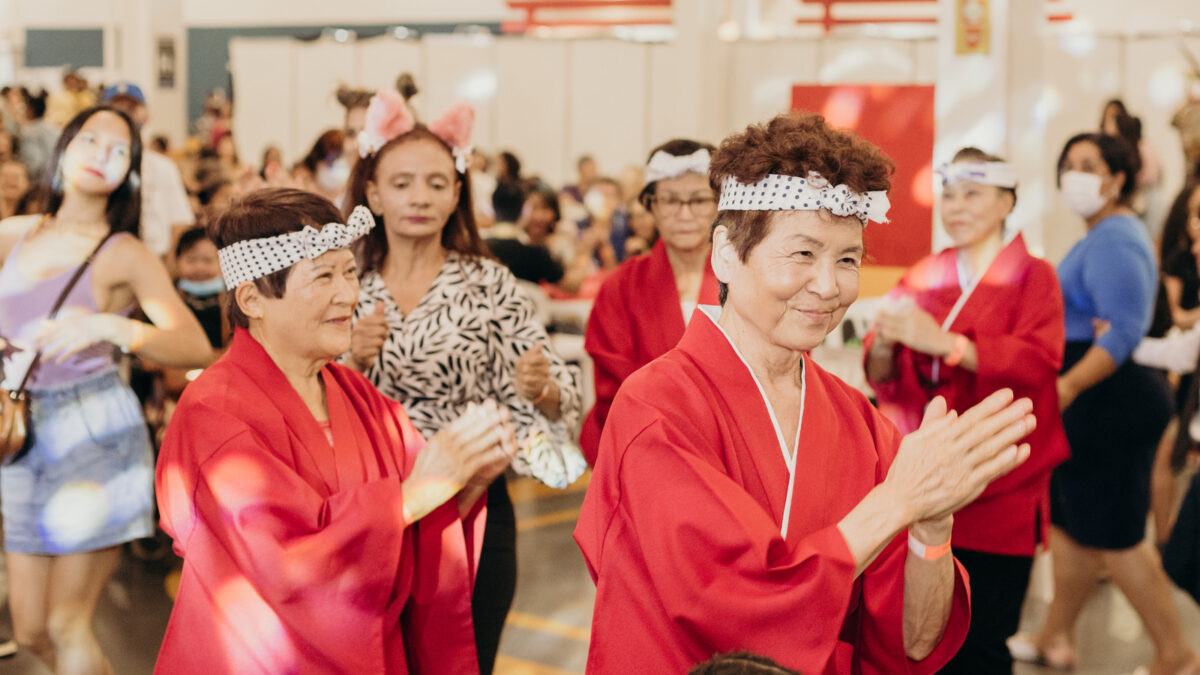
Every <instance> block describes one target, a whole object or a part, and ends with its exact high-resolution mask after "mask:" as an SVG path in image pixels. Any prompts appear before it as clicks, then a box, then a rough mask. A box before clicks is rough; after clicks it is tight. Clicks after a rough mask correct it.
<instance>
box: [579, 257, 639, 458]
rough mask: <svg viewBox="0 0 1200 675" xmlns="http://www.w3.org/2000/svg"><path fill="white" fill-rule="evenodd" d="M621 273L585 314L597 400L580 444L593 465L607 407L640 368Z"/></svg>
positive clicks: (587, 340) (611, 279)
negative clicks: (624, 297)
mask: <svg viewBox="0 0 1200 675" xmlns="http://www.w3.org/2000/svg"><path fill="white" fill-rule="evenodd" d="M621 279H622V277H621V276H619V275H618V276H613V277H610V278H609V280H608V281H607V282H605V284H604V285H603V286H601V287H600V293H599V294H598V295H597V296H596V303H595V305H594V306H593V307H592V312H591V314H590V315H589V316H588V324H587V331H586V335H585V337H584V343H583V346H584V349H586V350H587V353H588V355H589V356H591V358H592V361H593V363H594V365H595V369H594V372H595V386H596V404H595V406H594V407H593V408H592V410H591V411H590V412H589V413H588V415H587V418H586V419H585V420H584V423H583V431H582V433H581V434H580V445H581V446H582V448H583V454H584V456H585V457H586V458H587V460H588V464H591V465H592V466H595V464H596V454H597V451H598V450H599V448H600V434H601V432H602V431H603V429H604V422H605V421H606V420H607V419H608V411H609V408H611V407H612V402H613V399H614V398H615V397H616V395H617V390H618V389H619V388H620V387H621V383H622V382H624V381H625V378H627V377H629V376H630V375H632V374H633V372H634V371H635V370H637V369H638V368H640V367H641V366H642V365H644V364H642V363H640V362H639V361H638V359H637V343H636V342H635V339H636V338H635V336H634V331H633V327H632V326H630V324H629V320H628V311H627V308H626V307H625V302H624V299H623V298H622V297H621V287H620V282H621Z"/></svg>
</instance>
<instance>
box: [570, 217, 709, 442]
mask: <svg viewBox="0 0 1200 675" xmlns="http://www.w3.org/2000/svg"><path fill="white" fill-rule="evenodd" d="M699 304H701V305H715V304H717V277H716V276H714V275H713V271H712V264H711V263H706V264H705V266H704V281H703V282H701V285H700V296H699ZM685 325H686V324H685V322H684V320H683V308H682V301H681V300H680V298H679V289H678V288H677V287H676V286H675V273H674V272H673V271H672V270H671V261H670V260H668V259H667V247H666V245H665V244H663V242H662V240H659V241H658V243H656V244H655V245H654V248H653V249H651V250H650V252H649V253H647V254H646V255H641V256H638V257H636V258H631V259H630V260H627V261H626V262H625V263H624V264H623V265H621V266H620V267H619V268H617V270H616V271H615V272H613V274H612V275H611V276H610V277H609V278H608V279H606V280H605V281H604V285H603V286H601V287H600V293H599V295H597V296H596V303H595V305H594V306H593V307H592V313H591V315H589V317H588V325H587V333H586V335H585V338H584V348H585V349H586V350H587V353H588V355H589V356H591V357H592V361H594V362H595V373H596V405H595V406H594V407H593V408H592V409H591V411H590V412H588V414H587V417H586V418H585V419H584V421H583V429H582V431H581V433H580V440H579V445H580V446H581V447H582V449H583V454H584V456H585V457H587V460H588V463H589V464H591V465H593V466H595V464H596V451H597V449H598V448H599V447H600V432H601V431H602V430H603V429H604V421H605V419H607V418H608V410H609V408H610V407H611V406H612V402H613V398H614V397H615V396H616V395H617V389H618V388H620V386H621V383H622V382H624V381H625V378H627V377H629V376H630V375H632V374H633V372H634V371H635V370H637V369H638V368H641V367H642V366H644V365H646V364H647V363H650V362H651V361H653V360H654V359H656V358H658V357H660V356H662V355H663V354H666V353H667V352H668V351H669V350H670V349H671V348H672V347H674V346H675V345H676V344H677V343H678V342H679V338H681V337H683V329H684V326H685Z"/></svg>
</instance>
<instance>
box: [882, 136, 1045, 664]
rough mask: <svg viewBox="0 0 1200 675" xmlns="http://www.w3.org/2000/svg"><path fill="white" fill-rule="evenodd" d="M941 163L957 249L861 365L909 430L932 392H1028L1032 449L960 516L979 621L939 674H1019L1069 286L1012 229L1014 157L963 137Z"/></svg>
mask: <svg viewBox="0 0 1200 675" xmlns="http://www.w3.org/2000/svg"><path fill="white" fill-rule="evenodd" d="M940 173H941V175H942V182H943V188H942V205H941V208H942V224H943V226H944V227H945V228H946V233H947V234H948V235H950V239H951V240H952V241H953V242H954V246H953V247H951V248H947V249H946V250H944V251H942V252H940V253H936V254H934V255H931V256H929V257H927V258H925V259H923V260H921V261H920V262H918V263H917V264H916V265H914V266H913V267H912V268H911V269H910V270H909V271H908V272H907V273H906V274H905V275H904V278H903V279H901V280H900V283H899V285H897V286H896V288H894V289H893V290H892V292H891V293H889V294H888V298H887V299H888V305H887V310H886V311H884V312H883V313H881V314H880V316H879V319H878V322H877V324H876V327H875V330H874V331H873V332H872V333H871V334H870V335H868V336H867V339H866V341H865V347H866V374H867V379H868V381H870V383H871V386H872V388H873V389H874V390H875V394H876V397H877V398H878V401H879V409H880V410H881V411H882V412H883V413H884V414H885V415H886V416H887V417H888V418H889V419H891V420H892V421H893V422H895V423H896V426H897V427H898V428H899V429H900V432H901V433H910V432H913V431H915V430H916V429H917V428H918V427H919V426H920V423H921V418H922V416H923V415H924V413H925V409H926V408H927V407H928V406H929V404H930V403H931V402H932V401H933V399H934V397H935V396H942V397H944V398H945V399H946V403H947V405H948V406H949V407H950V408H951V409H953V410H958V411H964V410H967V409H968V408H970V407H972V406H974V405H975V404H977V403H979V402H980V401H982V400H983V399H985V398H987V396H988V395H990V394H991V393H992V392H993V391H995V390H996V389H999V388H1002V387H1008V388H1011V389H1012V390H1013V392H1014V393H1015V395H1016V396H1019V397H1021V396H1023V397H1028V398H1029V399H1030V400H1031V401H1033V405H1034V408H1033V414H1034V416H1035V417H1037V419H1038V427H1037V429H1036V430H1035V431H1034V432H1033V433H1032V434H1030V436H1029V438H1028V442H1029V445H1030V448H1031V453H1030V456H1029V460H1028V461H1026V462H1025V463H1024V464H1022V465H1021V466H1019V467H1017V468H1016V469H1014V470H1013V472H1012V473H1010V474H1008V475H1007V476H1005V477H1003V478H1001V479H999V480H997V481H996V482H994V483H992V484H991V485H989V486H988V488H987V490H985V491H984V493H983V494H982V495H980V497H979V498H978V499H976V500H975V501H974V502H972V503H971V504H970V505H968V506H966V507H964V508H963V509H962V510H961V511H959V512H958V513H956V514H954V529H953V533H954V536H953V541H954V555H955V556H956V557H958V559H959V561H960V562H962V564H963V566H964V567H966V568H967V572H968V573H969V574H970V575H971V592H972V603H971V605H972V611H971V628H970V631H969V632H968V633H967V640H966V642H965V643H963V646H962V649H960V650H959V651H958V653H957V654H955V656H954V658H953V659H952V660H951V661H950V663H949V664H947V665H946V667H945V668H943V669H942V670H941V671H940V672H942V673H948V674H949V673H969V674H988V673H1012V658H1011V657H1010V656H1009V654H1008V649H1007V648H1006V647H1005V645H1004V641H1005V640H1006V639H1007V638H1008V637H1009V636H1011V635H1012V634H1013V633H1015V632H1017V626H1018V624H1019V623H1020V620H1021V602H1022V600H1023V599H1024V598H1025V588H1026V586H1028V584H1029V574H1030V571H1031V570H1032V568H1033V556H1034V553H1035V552H1036V550H1037V545H1038V543H1039V542H1044V541H1046V537H1045V528H1046V527H1047V526H1048V525H1049V522H1048V519H1049V493H1050V471H1051V469H1053V468H1054V466H1056V465H1057V464H1059V463H1061V462H1062V461H1063V460H1065V459H1066V458H1067V455H1068V454H1069V450H1068V448H1067V439H1066V437H1065V436H1064V435H1063V431H1062V424H1061V421H1060V418H1059V414H1058V396H1057V393H1056V390H1055V380H1056V377H1057V374H1058V369H1059V367H1060V366H1061V365H1062V352H1063V305H1062V293H1061V292H1060V291H1059V287H1058V278H1057V277H1056V276H1055V275H1054V268H1053V267H1051V266H1050V264H1049V263H1047V262H1045V261H1043V260H1039V259H1037V258H1034V257H1033V256H1031V255H1030V254H1029V252H1028V250H1027V249H1026V248H1025V240H1024V238H1023V237H1022V236H1021V234H1020V233H1019V232H1017V231H1013V230H1008V231H1006V227H1005V220H1006V219H1007V218H1008V215H1009V214H1010V213H1011V212H1012V208H1013V206H1014V205H1015V203H1016V199H1017V192H1016V188H1017V175H1016V168H1015V167H1013V166H1012V165H1011V164H1006V163H1004V162H1003V160H1001V159H1000V158H998V157H994V156H992V155H989V154H987V153H985V152H983V151H981V150H978V149H976V148H965V149H963V150H960V151H959V152H958V154H956V155H955V156H954V161H953V162H952V163H951V164H949V165H947V166H946V167H943V168H942V169H941V170H940ZM1028 298H1037V299H1038V301H1037V302H1028V301H1027V299H1028Z"/></svg>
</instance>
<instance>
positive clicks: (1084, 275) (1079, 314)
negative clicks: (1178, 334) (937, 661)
mask: <svg viewBox="0 0 1200 675" xmlns="http://www.w3.org/2000/svg"><path fill="white" fill-rule="evenodd" d="M1137 170H1138V157H1137V151H1136V149H1134V148H1132V147H1130V146H1129V144H1128V143H1126V142H1125V141H1124V140H1123V139H1121V138H1119V137H1115V136H1107V135H1104V134H1095V133H1084V134H1078V135H1076V136H1073V137H1072V138H1071V139H1070V140H1068V141H1067V143H1066V145H1065V146H1064V147H1063V150H1062V154H1061V155H1060V156H1059V161H1058V176H1059V186H1060V188H1061V190H1062V194H1063V199H1064V201H1065V202H1066V203H1067V206H1068V207H1070V209H1071V210H1072V211H1073V212H1075V213H1076V214H1077V215H1078V216H1079V217H1080V218H1083V219H1084V221H1085V222H1086V224H1087V229H1088V232H1087V235H1086V236H1085V237H1084V238H1083V239H1082V240H1080V241H1079V242H1078V243H1076V244H1075V246H1074V247H1073V248H1072V249H1071V250H1070V251H1069V252H1068V253H1067V255H1066V257H1065V258H1063V260H1062V262H1061V263H1059V266H1058V276H1059V281H1060V283H1061V284H1062V291H1063V301H1064V303H1065V315H1066V337H1067V344H1066V353H1065V356H1064V362H1063V369H1062V374H1061V375H1060V377H1059V378H1058V383H1057V389H1058V399H1059V408H1060V409H1062V410H1063V428H1064V429H1065V430H1066V433H1067V441H1068V443H1069V444H1070V447H1071V458H1070V459H1069V460H1067V461H1066V462H1064V463H1063V464H1062V465H1060V466H1059V467H1058V468H1057V469H1055V470H1054V474H1053V476H1052V478H1051V484H1050V492H1051V508H1050V518H1051V522H1052V523H1053V526H1054V528H1053V534H1052V536H1051V542H1052V546H1053V547H1054V555H1053V556H1052V558H1053V561H1054V599H1053V601H1052V602H1051V603H1050V608H1049V611H1048V613H1047V617H1046V622H1045V623H1044V624H1043V626H1042V628H1041V630H1040V631H1038V633H1036V634H1035V635H1032V636H1030V635H1023V634H1020V635H1017V636H1014V637H1013V638H1012V639H1011V640H1010V641H1009V646H1010V649H1011V650H1012V653H1013V656H1014V657H1016V658H1017V659H1019V660H1032V661H1039V662H1046V663H1049V664H1051V665H1054V666H1058V667H1070V666H1072V665H1074V664H1075V663H1076V660H1077V655H1076V651H1075V622H1076V620H1077V619H1078V617H1079V612H1080V610H1082V608H1083V604H1084V602H1085V601H1086V600H1087V599H1088V596H1090V595H1091V592H1092V589H1093V588H1094V587H1095V585H1096V583H1097V579H1098V578H1099V574H1100V571H1101V570H1103V569H1107V570H1108V573H1109V574H1111V575H1112V580H1113V582H1114V583H1115V584H1116V585H1117V587H1118V588H1119V589H1121V592H1122V593H1123V594H1124V595H1125V597H1126V598H1127V599H1128V600H1129V602H1130V603H1131V604H1132V605H1133V608H1134V609H1135V610H1137V613H1138V616H1140V617H1141V619H1142V623H1143V624H1144V625H1145V628H1146V631H1147V633H1149V635H1150V638H1151V640H1152V641H1153V642H1154V648H1155V658H1154V661H1153V663H1151V664H1150V672H1151V673H1156V674H1158V673H1164V674H1165V673H1170V674H1175V673H1195V672H1198V671H1200V659H1197V656H1196V654H1195V653H1194V652H1193V651H1192V649H1191V648H1190V647H1189V646H1188V645H1187V642H1186V640H1185V639H1184V636H1183V632H1182V628H1181V627H1180V624H1179V616H1178V614H1177V613H1176V611H1175V606H1174V604H1173V602H1172V600H1171V585H1170V582H1169V581H1168V579H1167V576H1166V574H1165V573H1164V572H1163V569H1162V561H1161V560H1160V559H1159V556H1158V551H1157V550H1156V549H1155V547H1154V545H1153V543H1152V542H1149V541H1146V540H1145V528H1146V516H1147V513H1148V511H1149V506H1150V473H1151V465H1152V463H1153V461H1154V455H1155V449H1156V448H1157V446H1158V443H1159V440H1160V439H1161V437H1162V433H1163V430H1164V429H1165V427H1166V425H1167V422H1168V420H1169V419H1170V416H1171V403H1170V398H1169V395H1168V390H1167V385H1166V380H1165V378H1164V377H1163V376H1162V373H1161V372H1159V371H1154V370H1151V369H1149V368H1146V367H1144V366H1141V365H1138V364H1136V363H1134V362H1133V361H1132V360H1131V359H1130V358H1129V357H1130V354H1132V353H1133V350H1134V348H1135V347H1137V345H1138V343H1139V342H1140V341H1141V339H1142V337H1143V336H1144V335H1145V334H1146V331H1147V329H1148V328H1149V326H1150V318H1151V312H1152V310H1153V304H1154V295H1155V288H1156V281H1157V276H1158V272H1157V265H1156V264H1155V259H1154V252H1153V250H1152V248H1151V244H1150V238H1149V236H1148V235H1147V234H1146V230H1145V227H1144V226H1143V225H1142V224H1141V223H1140V222H1139V221H1138V220H1137V218H1136V216H1135V215H1134V213H1133V211H1132V210H1131V209H1130V207H1129V200H1130V199H1131V198H1132V196H1133V193H1134V190H1135V177H1136V176H1137ZM1097 320H1101V321H1104V322H1107V323H1108V324H1109V326H1110V328H1109V329H1108V330H1107V332H1104V333H1103V334H1102V335H1100V336H1099V337H1096V332H1097V331H1096V327H1095V322H1096V321H1097Z"/></svg>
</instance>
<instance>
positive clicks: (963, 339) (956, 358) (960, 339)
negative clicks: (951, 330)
mask: <svg viewBox="0 0 1200 675" xmlns="http://www.w3.org/2000/svg"><path fill="white" fill-rule="evenodd" d="M969 344H971V341H970V340H968V339H967V336H966V335H962V334H961V333H960V334H959V335H957V336H956V337H955V338H954V349H951V350H950V353H949V354H947V355H945V356H943V357H942V362H943V363H945V364H946V365H948V366H950V367H952V368H953V367H954V366H957V365H958V364H959V363H961V362H962V358H963V355H964V354H966V353H967V345H969Z"/></svg>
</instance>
